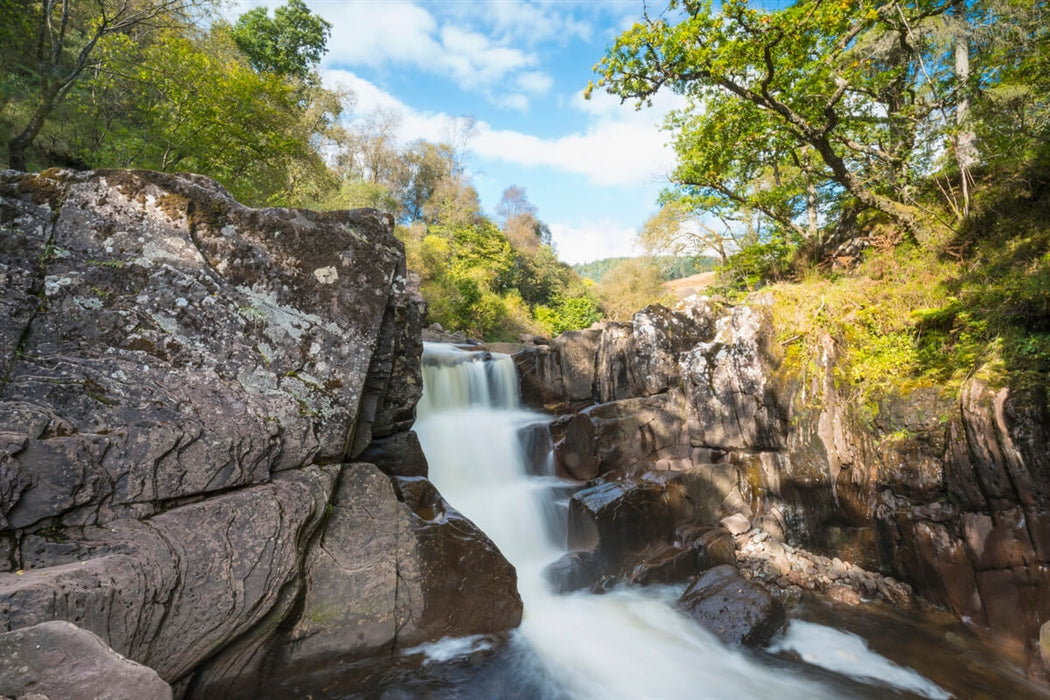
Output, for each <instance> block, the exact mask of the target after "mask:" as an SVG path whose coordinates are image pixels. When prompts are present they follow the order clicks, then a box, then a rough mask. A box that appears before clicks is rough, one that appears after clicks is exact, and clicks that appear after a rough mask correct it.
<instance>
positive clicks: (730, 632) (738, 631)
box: [678, 564, 787, 647]
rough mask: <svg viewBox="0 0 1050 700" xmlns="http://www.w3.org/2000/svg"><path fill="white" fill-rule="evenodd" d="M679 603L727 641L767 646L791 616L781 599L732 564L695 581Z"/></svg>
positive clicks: (716, 568)
mask: <svg viewBox="0 0 1050 700" xmlns="http://www.w3.org/2000/svg"><path fill="white" fill-rule="evenodd" d="M678 607H679V608H680V609H681V610H683V611H684V612H686V613H687V614H688V615H689V616H690V617H692V618H693V619H694V620H696V621H697V622H699V623H700V624H701V625H703V626H704V627H705V628H706V629H707V630H708V631H710V632H712V633H713V634H714V635H715V636H716V637H718V638H719V639H720V640H722V641H723V642H725V643H726V644H734V645H744V646H750V647H761V646H765V645H766V644H767V643H768V642H769V640H770V639H771V638H772V637H773V635H774V634H776V633H777V631H779V630H780V628H781V627H783V626H784V623H785V621H786V620H787V615H786V613H785V611H784V606H783V605H782V604H781V602H780V601H779V600H777V599H776V598H774V597H773V596H772V595H770V593H769V591H767V590H766V589H765V588H764V587H763V586H762V585H761V584H759V583H756V582H754V581H750V580H748V579H746V578H744V577H743V576H741V575H740V572H739V571H737V570H736V568H734V567H732V566H729V565H728V564H723V565H720V566H716V567H714V568H712V569H708V570H707V571H706V572H704V573H703V574H702V575H700V576H699V577H698V578H697V579H696V580H695V581H693V582H692V583H691V584H690V585H689V588H687V589H686V591H685V593H683V594H682V597H681V598H680V599H679V600H678Z"/></svg>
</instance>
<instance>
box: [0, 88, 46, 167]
mask: <svg viewBox="0 0 1050 700" xmlns="http://www.w3.org/2000/svg"><path fill="white" fill-rule="evenodd" d="M56 97H57V91H55V90H48V91H47V92H46V93H45V94H44V95H43V96H42V97H41V98H40V104H38V105H37V107H36V111H34V112H33V116H32V117H31V118H30V119H29V123H28V124H26V126H25V128H24V129H22V131H21V132H20V133H19V134H18V135H16V136H15V137H14V138H13V139H11V140H10V141H8V142H7V164H8V167H9V168H11V169H12V170H21V171H25V170H26V167H27V165H26V149H27V148H29V146H30V144H32V143H33V140H34V139H35V138H36V137H37V134H39V133H40V130H41V129H42V128H43V127H44V122H46V121H47V117H48V115H50V114H51V111H52V110H53V109H54V108H55V98H56Z"/></svg>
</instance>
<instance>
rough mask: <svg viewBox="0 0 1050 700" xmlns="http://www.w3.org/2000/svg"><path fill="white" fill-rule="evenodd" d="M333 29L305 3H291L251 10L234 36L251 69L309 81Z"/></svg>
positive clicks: (299, 0)
mask: <svg viewBox="0 0 1050 700" xmlns="http://www.w3.org/2000/svg"><path fill="white" fill-rule="evenodd" d="M331 33H332V25H331V24H330V23H329V22H328V21H326V20H325V19H324V18H322V17H318V16H317V15H315V14H312V13H311V12H310V10H309V9H308V8H307V7H306V5H305V4H303V2H302V0H288V3H287V4H286V5H283V6H281V7H278V8H277V9H276V10H274V13H273V17H272V18H271V17H270V15H269V10H267V8H265V7H256V8H253V9H251V10H248V11H247V12H245V13H244V14H243V15H241V16H240V17H238V18H237V22H236V23H235V24H234V25H233V29H232V32H231V34H232V36H233V40H234V41H235V42H237V46H238V47H240V49H241V51H243V52H244V55H245V56H247V57H248V62H249V63H250V64H251V66H252V68H254V69H255V70H257V71H260V72H267V73H276V74H277V75H289V76H295V77H297V78H302V79H305V78H308V77H309V76H310V73H311V71H312V70H313V69H314V67H315V66H316V65H317V63H318V62H319V61H320V60H321V57H322V56H323V55H324V54H325V51H326V50H327V49H326V48H325V44H326V43H327V42H328V37H329V36H331Z"/></svg>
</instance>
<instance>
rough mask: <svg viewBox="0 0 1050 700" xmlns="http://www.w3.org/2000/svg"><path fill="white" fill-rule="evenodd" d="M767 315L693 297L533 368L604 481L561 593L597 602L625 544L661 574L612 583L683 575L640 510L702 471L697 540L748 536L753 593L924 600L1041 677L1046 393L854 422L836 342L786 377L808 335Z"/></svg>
mask: <svg viewBox="0 0 1050 700" xmlns="http://www.w3.org/2000/svg"><path fill="white" fill-rule="evenodd" d="M771 310H772V299H771V298H770V297H768V296H765V297H763V296H756V297H753V298H751V299H750V300H749V301H748V303H746V304H745V305H737V306H732V305H729V304H727V303H725V302H724V301H721V300H714V299H707V298H692V299H690V300H687V301H686V302H684V303H683V304H682V305H681V306H680V307H679V308H677V309H675V310H673V311H670V310H667V309H661V308H659V307H651V308H649V309H645V310H643V311H641V312H639V313H637V314H635V316H634V318H633V320H632V322H630V323H606V324H601V325H599V326H596V327H595V328H593V329H592V330H589V331H587V333H588V334H589V335H588V345H586V351H585V352H579V353H576V354H570V353H568V352H565V350H564V348H565V347H567V344H569V343H576V345H575V347H577V349H580V348H583V347H584V346H582V345H580V344H579V343H578V342H577V340H576V339H567V340H566V341H560V339H558V338H555V339H553V340H552V341H551V344H550V345H549V346H547V347H544V348H539V349H529V350H527V351H525V352H523V353H520V354H519V355H518V356H517V359H518V365H519V371H520V372H522V385H523V387H533V388H534V389H535V390H534V391H532V393H531V394H526V400H527V401H531V405H533V406H536V407H540V406H546V407H547V408H548V409H554V410H556V411H558V412H559V414H560V415H559V416H558V417H557V418H556V419H555V420H554V421H552V424H551V434H552V437H553V438H554V441H555V455H556V465H557V468H558V471H559V473H560V474H561V475H563V476H567V477H569V478H574V479H578V480H584V481H588V484H587V486H588V487H589V488H585V489H584V490H583V491H581V494H580V496H579V497H578V498H577V499H575V500H574V501H573V505H572V508H571V509H570V512H571V514H572V516H573V517H572V518H571V519H572V521H573V523H574V525H573V527H574V528H575V530H574V532H573V534H572V537H574V538H575V539H574V540H573V542H574V544H575V546H577V547H579V548H580V551H581V552H585V553H586V554H587V555H586V556H584V554H574V555H572V556H573V557H575V558H566V559H564V560H563V561H561V562H559V564H558V565H557V566H555V567H552V569H551V571H550V574H551V577H552V578H553V579H554V580H555V581H556V585H557V586H559V587H566V588H573V587H577V586H580V585H584V583H585V582H588V581H589V582H590V583H587V584H586V585H590V586H592V587H594V586H595V585H596V581H600V580H601V577H602V576H603V575H608V573H609V570H610V563H609V562H610V559H609V554H608V550H607V547H608V546H609V545H608V543H609V542H620V540H624V537H621V536H620V535H619V534H617V533H623V532H626V533H627V534H628V535H629V538H628V539H630V538H633V539H631V541H629V542H627V541H623V542H620V544H617V545H616V546H615V547H613V550H614V551H618V550H622V549H624V548H626V549H629V550H632V551H633V552H634V553H635V555H639V556H642V557H643V558H648V560H649V561H650V562H651V566H648V567H642V568H641V569H639V570H638V571H637V572H636V573H631V572H630V571H626V570H619V571H618V573H616V574H614V575H616V576H620V577H623V578H627V579H630V580H636V581H645V580H648V577H650V576H653V577H656V580H660V579H659V577H660V576H663V575H665V574H666V573H667V572H674V571H676V570H677V567H678V566H679V564H680V562H681V561H682V560H683V559H687V558H688V556H687V555H685V554H683V552H682V550H681V548H680V546H678V547H676V546H674V542H675V541H676V540H675V539H674V538H671V539H670V540H669V539H668V536H667V534H666V531H667V527H666V517H665V515H664V514H663V513H665V511H662V510H661V509H660V508H658V507H657V508H655V510H653V512H652V516H651V520H649V521H648V522H646V523H644V524H643V520H644V519H643V518H640V517H633V516H632V517H626V516H625V515H624V514H629V513H631V512H632V508H633V507H634V506H633V505H631V504H632V503H634V502H635V501H638V503H641V501H640V500H638V499H639V498H641V494H642V493H643V492H644V489H642V490H638V488H639V487H638V484H639V483H640V481H641V480H644V479H646V478H650V477H651V476H652V475H654V474H661V473H666V472H670V473H677V472H692V473H694V474H696V475H697V478H701V479H702V480H703V483H704V484H705V485H706V486H705V489H704V490H703V492H702V493H698V494H696V498H697V499H698V500H697V502H696V509H695V510H696V511H697V512H703V513H704V514H705V515H704V517H705V518H708V519H707V520H704V521H700V522H699V523H694V524H702V525H705V526H709V525H713V524H715V523H716V522H718V521H719V520H721V521H722V522H724V523H726V524H727V525H728V526H730V527H732V528H733V532H734V534H735V535H736V544H737V555H738V559H739V562H738V563H739V564H740V565H741V566H742V570H743V573H744V574H745V575H747V576H751V577H753V578H756V579H763V580H765V581H767V582H768V583H769V584H770V585H771V586H772V587H773V588H774V590H776V591H786V592H787V593H788V594H789V595H790V594H791V591H792V590H798V589H801V588H804V589H808V590H819V591H822V592H824V593H826V594H828V595H830V596H832V597H835V598H836V599H838V600H840V601H842V602H846V603H850V604H856V603H859V602H862V601H864V600H871V599H878V598H881V599H884V600H891V601H894V603H896V604H902V603H907V602H908V601H911V600H912V595H911V591H912V590H914V592H915V594H917V595H918V596H922V597H925V598H926V599H927V600H930V601H933V602H934V603H937V604H940V605H943V606H945V607H947V608H948V609H950V610H952V611H954V612H955V613H956V614H958V615H960V616H964V617H965V618H966V619H968V620H971V621H972V622H973V623H974V624H977V625H981V626H988V627H990V628H991V629H992V630H993V632H995V633H997V634H999V635H1001V637H1002V638H1003V639H1005V640H1008V641H1010V642H1011V643H1013V644H1020V645H1024V646H1025V647H1026V648H1027V650H1028V652H1029V655H1030V658H1033V659H1036V660H1038V654H1039V652H1038V649H1039V646H1038V639H1039V630H1040V628H1041V626H1042V625H1044V624H1045V623H1046V621H1047V620H1048V619H1050V574H1048V573H1047V572H1048V571H1050V487H1048V486H1047V484H1050V456H1048V455H1050V434H1048V428H1047V426H1050V403H1048V399H1047V395H1046V391H1045V388H1038V387H1035V388H1027V389H1025V388H1005V387H990V386H988V385H987V384H985V383H984V382H982V381H981V380H979V379H971V380H969V381H968V382H967V383H966V384H965V385H964V387H963V390H962V392H961V395H960V396H959V397H958V398H957V399H953V398H952V397H950V396H947V395H945V394H944V393H943V392H942V391H941V390H940V389H938V388H937V387H930V386H924V387H917V388H914V389H910V390H908V391H905V392H903V393H900V394H899V395H888V396H883V397H882V398H880V400H879V403H878V405H877V406H858V405H857V404H856V401H855V399H854V398H853V397H854V395H855V394H854V393H853V389H852V388H851V387H850V386H848V385H846V384H844V383H843V381H842V378H841V377H842V372H841V371H840V370H841V364H842V363H843V361H844V360H843V359H842V358H841V357H840V356H839V352H838V349H837V347H836V343H835V342H834V340H833V339H832V338H831V337H824V338H822V339H820V338H818V339H816V340H817V342H818V344H819V345H818V350H819V352H818V353H817V355H818V358H817V360H816V362H815V365H814V364H813V363H811V364H808V365H806V366H804V367H799V366H798V364H797V360H796V361H792V362H785V361H784V351H783V350H782V347H783V346H784V345H790V344H791V343H793V342H795V341H797V340H798V336H791V335H790V333H785V331H787V330H789V329H776V328H774V325H773V319H772V313H771ZM778 332H780V333H781V337H784V338H785V339H784V340H782V341H780V342H778V336H777V333H778ZM592 347H593V350H592V349H591V348H592ZM533 370H535V372H536V374H535V376H533V375H532V374H531V372H532V371H533ZM570 371H571V372H573V373H575V375H578V376H585V377H587V378H588V381H589V382H590V386H591V387H592V391H591V398H590V400H589V401H583V400H581V399H580V394H579V393H576V394H571V395H570V393H569V392H568V391H567V390H566V386H567V381H566V377H567V376H568V374H569V372H570ZM586 384H587V381H584V382H582V385H586ZM530 397H531V398H530ZM592 493H593V494H597V495H600V494H605V495H609V496H610V499H605V500H603V499H601V498H597V495H596V496H591V495H589V494H592ZM628 494H633V495H628ZM613 495H615V498H612V497H611V496H613ZM642 500H644V499H642ZM606 501H608V502H606ZM613 503H617V504H618V505H616V506H615V507H614V506H613V505H612V504H613ZM650 510H652V509H650ZM581 516H586V517H581ZM620 520H630V521H633V522H636V523H637V528H638V529H633V530H632V529H626V530H625V529H624V528H623V527H621V525H619V524H618V523H619V521H620ZM684 523H685V521H682V522H679V523H678V525H676V528H681V527H683V524H684ZM599 530H603V531H604V532H605V533H606V535H605V540H606V543H605V544H603V543H602V538H601V537H600V536H599V534H598V532H599ZM646 533H647V534H646ZM758 537H763V538H768V539H762V540H759V539H757V538H758ZM669 541H670V542H671V544H668V542H669ZM678 541H679V542H681V541H682V539H681V538H678ZM632 556H634V555H632ZM613 559H614V560H615V557H613ZM636 559H637V557H636ZM620 563H621V562H619V561H613V563H612V565H611V566H612V568H613V569H616V568H617V567H618V566H619V564H620ZM595 567H597V569H598V572H597V573H595ZM891 577H892V578H891ZM1033 663H1034V662H1033ZM1033 672H1034V673H1036V674H1037V675H1038V674H1040V673H1042V672H1043V671H1042V670H1041V669H1035V670H1034V671H1033Z"/></svg>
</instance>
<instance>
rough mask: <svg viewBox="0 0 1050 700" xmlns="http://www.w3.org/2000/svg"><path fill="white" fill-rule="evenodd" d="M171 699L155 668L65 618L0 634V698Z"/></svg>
mask: <svg viewBox="0 0 1050 700" xmlns="http://www.w3.org/2000/svg"><path fill="white" fill-rule="evenodd" d="M30 694H32V695H34V696H36V697H44V698H55V699H56V700H57V699H58V698H62V699H63V700H96V699H97V698H108V699H111V700H171V697H172V693H171V686H169V685H168V684H167V683H165V682H164V681H162V680H161V679H160V677H159V676H158V675H157V673H156V671H154V670H152V669H150V668H147V667H146V666H143V665H141V664H137V663H135V662H134V661H129V660H127V659H125V658H124V657H122V656H120V655H119V654H117V652H115V651H113V650H112V649H110V648H109V647H108V646H106V643H105V642H103V641H102V640H101V639H99V637H98V636H97V635H95V634H92V633H91V632H87V631H85V630H82V629H80V628H78V627H77V626H76V625H74V624H72V623H69V622H60V621H55V622H43V623H41V624H39V625H33V626H32V627H25V628H22V629H19V630H15V631H13V632H6V633H4V634H0V697H10V698H19V697H28V696H29V695H30Z"/></svg>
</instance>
